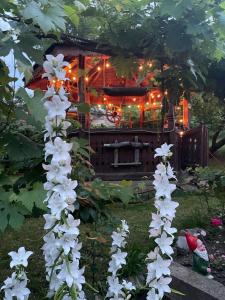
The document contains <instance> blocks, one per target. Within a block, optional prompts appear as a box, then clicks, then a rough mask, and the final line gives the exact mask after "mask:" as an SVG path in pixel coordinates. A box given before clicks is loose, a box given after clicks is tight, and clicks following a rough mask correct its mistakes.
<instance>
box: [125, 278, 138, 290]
mask: <svg viewBox="0 0 225 300" xmlns="http://www.w3.org/2000/svg"><path fill="white" fill-rule="evenodd" d="M122 285H123V288H124V289H126V290H128V291H132V290H136V287H135V286H134V285H133V284H132V282H128V281H126V280H123V281H122Z"/></svg>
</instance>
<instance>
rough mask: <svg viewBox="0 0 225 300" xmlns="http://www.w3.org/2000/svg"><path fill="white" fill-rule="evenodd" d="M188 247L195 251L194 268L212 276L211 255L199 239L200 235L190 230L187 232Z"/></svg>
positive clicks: (209, 276)
mask: <svg viewBox="0 0 225 300" xmlns="http://www.w3.org/2000/svg"><path fill="white" fill-rule="evenodd" d="M185 237H186V240H187V244H188V247H189V249H190V251H192V252H193V267H192V268H193V270H194V271H196V272H198V273H200V274H203V275H206V276H207V277H208V278H212V275H210V274H211V269H210V263H209V256H208V253H207V250H206V248H205V245H204V244H203V242H202V241H201V240H200V239H198V237H196V236H194V235H192V234H191V233H190V232H186V233H185Z"/></svg>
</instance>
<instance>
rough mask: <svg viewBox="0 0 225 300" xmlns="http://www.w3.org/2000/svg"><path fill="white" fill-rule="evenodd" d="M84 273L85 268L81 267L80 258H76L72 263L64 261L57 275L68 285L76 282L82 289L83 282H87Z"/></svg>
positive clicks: (79, 288)
mask: <svg viewBox="0 0 225 300" xmlns="http://www.w3.org/2000/svg"><path fill="white" fill-rule="evenodd" d="M83 273H84V268H82V269H79V262H78V260H75V261H73V262H72V263H69V262H68V263H66V262H64V263H63V265H62V267H61V271H60V272H59V274H58V275H57V277H58V279H59V280H61V281H62V282H66V283H67V285H68V287H71V286H72V285H73V284H75V285H76V288H77V289H78V290H79V291H81V290H82V284H83V283H85V279H84V276H83Z"/></svg>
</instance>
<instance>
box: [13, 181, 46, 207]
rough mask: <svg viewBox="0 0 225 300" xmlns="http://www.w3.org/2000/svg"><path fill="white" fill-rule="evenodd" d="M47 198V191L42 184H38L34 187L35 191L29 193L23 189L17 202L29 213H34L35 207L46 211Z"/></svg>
mask: <svg viewBox="0 0 225 300" xmlns="http://www.w3.org/2000/svg"><path fill="white" fill-rule="evenodd" d="M45 197H46V191H45V190H44V189H43V184H42V183H41V182H36V183H35V184H34V185H33V189H32V190H30V191H28V190H27V189H21V190H20V193H19V195H18V196H17V202H20V203H21V204H22V205H23V206H25V207H26V209H27V210H28V211H29V212H32V211H33V208H34V206H36V207H38V208H40V209H42V210H46V205H45V203H44V199H45Z"/></svg>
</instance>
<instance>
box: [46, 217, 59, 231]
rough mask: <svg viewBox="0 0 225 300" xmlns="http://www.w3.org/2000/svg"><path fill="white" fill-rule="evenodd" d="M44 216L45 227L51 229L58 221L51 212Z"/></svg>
mask: <svg viewBox="0 0 225 300" xmlns="http://www.w3.org/2000/svg"><path fill="white" fill-rule="evenodd" d="M43 217H44V219H45V225H44V229H51V228H52V227H53V226H54V225H55V223H56V221H57V219H56V218H55V217H54V216H53V215H51V214H45V215H43Z"/></svg>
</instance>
